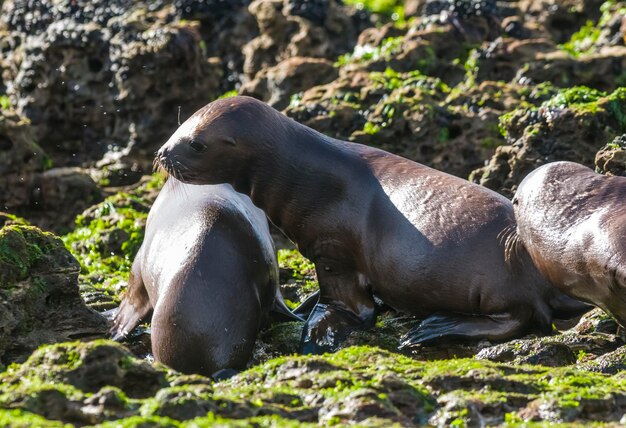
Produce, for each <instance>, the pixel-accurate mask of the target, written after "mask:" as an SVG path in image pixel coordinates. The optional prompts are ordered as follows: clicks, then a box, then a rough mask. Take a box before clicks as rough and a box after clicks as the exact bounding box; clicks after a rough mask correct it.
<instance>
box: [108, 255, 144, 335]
mask: <svg viewBox="0 0 626 428" xmlns="http://www.w3.org/2000/svg"><path fill="white" fill-rule="evenodd" d="M137 260H138V258H137V259H135V262H134V263H133V267H132V269H131V272H130V277H129V279H128V290H127V291H126V296H125V297H124V300H123V301H122V303H121V304H120V307H119V310H118V311H117V313H116V314H115V317H114V318H113V327H111V337H112V339H113V340H117V341H119V340H122V339H124V338H125V337H126V336H127V335H128V333H130V332H131V331H133V330H134V329H135V327H137V326H138V325H139V324H140V323H141V322H142V321H143V320H145V319H147V318H148V317H149V316H150V315H151V314H152V310H153V307H152V304H151V303H150V297H149V296H148V292H147V291H146V287H145V285H144V283H143V280H142V278H141V269H140V268H139V262H138V261H137Z"/></svg>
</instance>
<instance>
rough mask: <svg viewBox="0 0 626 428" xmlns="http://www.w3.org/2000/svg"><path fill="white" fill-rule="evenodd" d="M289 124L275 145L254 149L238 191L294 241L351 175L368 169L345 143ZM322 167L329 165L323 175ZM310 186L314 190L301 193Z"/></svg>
mask: <svg viewBox="0 0 626 428" xmlns="http://www.w3.org/2000/svg"><path fill="white" fill-rule="evenodd" d="M287 121H288V122H287V123H286V124H285V126H284V127H283V128H282V129H281V130H279V131H278V132H277V133H276V134H275V137H274V138H272V139H271V143H270V144H268V145H265V144H263V145H262V146H263V148H258V149H256V150H255V151H256V153H255V158H254V160H253V161H252V162H251V165H250V168H249V169H248V170H247V172H246V173H244V174H240V176H239V177H238V178H237V180H235V182H234V183H233V187H234V188H235V189H236V190H237V191H239V192H242V193H246V194H248V195H249V196H250V198H251V199H252V201H253V203H254V204H255V205H256V206H257V207H259V208H261V209H262V210H263V211H265V213H266V214H267V216H268V218H269V219H270V221H271V222H272V223H273V224H275V225H276V226H277V227H279V228H281V229H282V230H283V232H285V234H286V235H287V236H288V237H289V238H290V239H292V240H298V239H302V237H303V235H306V234H307V233H308V232H307V226H308V225H310V222H311V221H315V220H316V219H317V216H318V215H319V213H324V212H327V208H328V207H329V206H330V205H332V204H333V203H335V202H336V201H337V200H338V198H340V197H341V196H342V192H343V185H342V184H341V183H342V182H344V180H345V177H346V175H351V174H352V172H351V171H352V170H354V171H356V170H358V169H362V168H364V165H362V164H361V162H360V161H359V158H358V156H356V155H355V153H353V152H352V151H351V150H349V148H348V147H347V146H346V145H345V144H341V143H340V142H338V141H335V140H333V139H331V138H329V137H326V136H324V135H322V134H320V133H318V132H316V131H314V130H312V129H310V128H307V127H305V126H302V125H300V124H297V123H296V122H293V121H291V120H289V119H287ZM257 147H258V146H257ZM320 164H323V165H325V166H326V167H327V169H325V171H324V172H323V173H322V174H320V168H319V165H320ZM311 188H313V189H316V190H315V192H303V191H302V189H311Z"/></svg>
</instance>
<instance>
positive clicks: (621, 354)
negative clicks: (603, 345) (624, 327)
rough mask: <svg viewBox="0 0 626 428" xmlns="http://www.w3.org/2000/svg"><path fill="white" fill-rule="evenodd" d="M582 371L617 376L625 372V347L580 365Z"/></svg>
mask: <svg viewBox="0 0 626 428" xmlns="http://www.w3.org/2000/svg"><path fill="white" fill-rule="evenodd" d="M579 367H580V368H582V369H584V370H591V371H594V372H599V373H606V374H617V373H620V372H624V371H626V346H622V347H621V348H618V349H616V350H615V351H613V352H609V353H608V354H604V355H601V356H600V357H598V358H596V359H595V360H593V361H590V362H588V363H586V364H583V365H580V366H579Z"/></svg>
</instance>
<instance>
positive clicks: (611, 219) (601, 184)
mask: <svg viewBox="0 0 626 428" xmlns="http://www.w3.org/2000/svg"><path fill="white" fill-rule="evenodd" d="M513 205H514V208H515V216H516V218H517V231H518V234H519V240H520V241H521V242H522V243H523V245H524V246H525V247H526V249H527V250H528V252H529V253H530V256H531V257H532V259H533V261H534V262H535V264H536V265H537V268H539V270H540V271H541V273H543V275H544V276H545V277H546V278H547V279H548V280H549V281H550V282H551V283H552V284H553V285H554V286H555V287H558V288H559V289H560V290H561V291H563V292H564V293H566V294H568V295H570V296H573V297H575V298H577V299H581V300H584V301H586V302H589V303H592V304H594V305H597V306H599V307H601V308H602V309H604V310H605V311H607V312H609V313H610V314H612V315H613V316H614V317H615V318H616V319H617V321H618V322H619V323H620V324H621V325H622V326H623V327H626V177H608V176H604V175H601V174H596V173H595V172H593V171H592V170H591V169H589V168H587V167H586V166H583V165H579V164H576V163H573V162H554V163H549V164H547V165H544V166H542V167H540V168H537V169H536V170H534V171H533V172H531V173H530V174H529V175H528V176H527V177H526V178H525V179H524V181H522V183H521V184H520V186H519V188H518V189H517V192H516V194H515V196H514V198H513Z"/></svg>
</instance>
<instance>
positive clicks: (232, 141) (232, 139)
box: [224, 137, 237, 146]
mask: <svg viewBox="0 0 626 428" xmlns="http://www.w3.org/2000/svg"><path fill="white" fill-rule="evenodd" d="M224 142H225V143H226V144H229V145H231V146H236V145H237V140H235V137H224Z"/></svg>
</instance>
